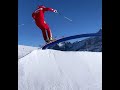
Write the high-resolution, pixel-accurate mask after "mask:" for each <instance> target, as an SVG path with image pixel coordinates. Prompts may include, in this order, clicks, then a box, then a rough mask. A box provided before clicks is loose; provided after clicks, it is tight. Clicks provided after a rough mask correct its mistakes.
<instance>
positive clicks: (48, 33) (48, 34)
mask: <svg viewBox="0 0 120 90" xmlns="http://www.w3.org/2000/svg"><path fill="white" fill-rule="evenodd" d="M39 28H40V29H41V30H42V34H43V38H44V40H45V41H46V40H48V39H50V38H51V37H52V33H51V30H50V28H49V26H48V25H47V24H45V25H44V26H39Z"/></svg>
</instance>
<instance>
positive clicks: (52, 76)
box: [18, 49, 102, 90]
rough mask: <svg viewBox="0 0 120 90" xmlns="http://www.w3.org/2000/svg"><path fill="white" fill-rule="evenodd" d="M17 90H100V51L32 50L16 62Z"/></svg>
mask: <svg viewBox="0 0 120 90" xmlns="http://www.w3.org/2000/svg"><path fill="white" fill-rule="evenodd" d="M20 53H22V52H21V51H20ZM18 90H102V52H81V51H78V52H75V51H57V50H48V49H47V50H41V49H36V50H33V51H32V52H31V53H30V54H28V55H26V56H25V57H23V58H20V59H19V60H18Z"/></svg>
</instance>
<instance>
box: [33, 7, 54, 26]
mask: <svg viewBox="0 0 120 90" xmlns="http://www.w3.org/2000/svg"><path fill="white" fill-rule="evenodd" d="M46 11H52V12H54V11H55V10H54V9H52V8H46V7H45V6H39V7H38V8H37V9H36V10H35V11H34V12H33V13H32V17H33V18H34V19H35V22H36V25H37V26H39V27H40V26H43V25H44V24H45V23H44V13H45V12H46Z"/></svg>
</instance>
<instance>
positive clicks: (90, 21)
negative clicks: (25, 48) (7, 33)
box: [18, 0, 102, 46]
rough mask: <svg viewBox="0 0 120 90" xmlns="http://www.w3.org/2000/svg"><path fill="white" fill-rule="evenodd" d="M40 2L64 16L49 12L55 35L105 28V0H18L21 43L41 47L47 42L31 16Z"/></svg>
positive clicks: (48, 17)
mask: <svg viewBox="0 0 120 90" xmlns="http://www.w3.org/2000/svg"><path fill="white" fill-rule="evenodd" d="M38 5H45V6H46V7H51V8H53V9H56V10H58V12H60V13H61V14H62V15H63V16H66V17H68V18H70V19H72V22H70V21H69V20H67V19H65V18H64V17H63V16H62V15H59V14H56V13H53V12H46V13H45V21H46V22H47V23H48V24H49V26H50V28H51V30H52V33H53V36H54V37H57V38H61V37H62V36H70V35H76V34H83V33H94V32H97V31H98V30H99V29H100V28H101V27H102V0H18V44H19V45H29V46H39V45H44V44H45V42H44V40H43V37H42V32H41V30H40V29H39V28H38V27H37V26H36V24H35V23H34V21H33V18H32V12H33V11H34V10H35V9H36V7H37V6H38Z"/></svg>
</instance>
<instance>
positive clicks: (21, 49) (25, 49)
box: [18, 45, 38, 59]
mask: <svg viewBox="0 0 120 90" xmlns="http://www.w3.org/2000/svg"><path fill="white" fill-rule="evenodd" d="M36 49H38V47H31V46H25V45H18V59H20V58H22V57H24V56H26V55H27V54H29V53H30V52H32V51H33V50H36Z"/></svg>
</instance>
